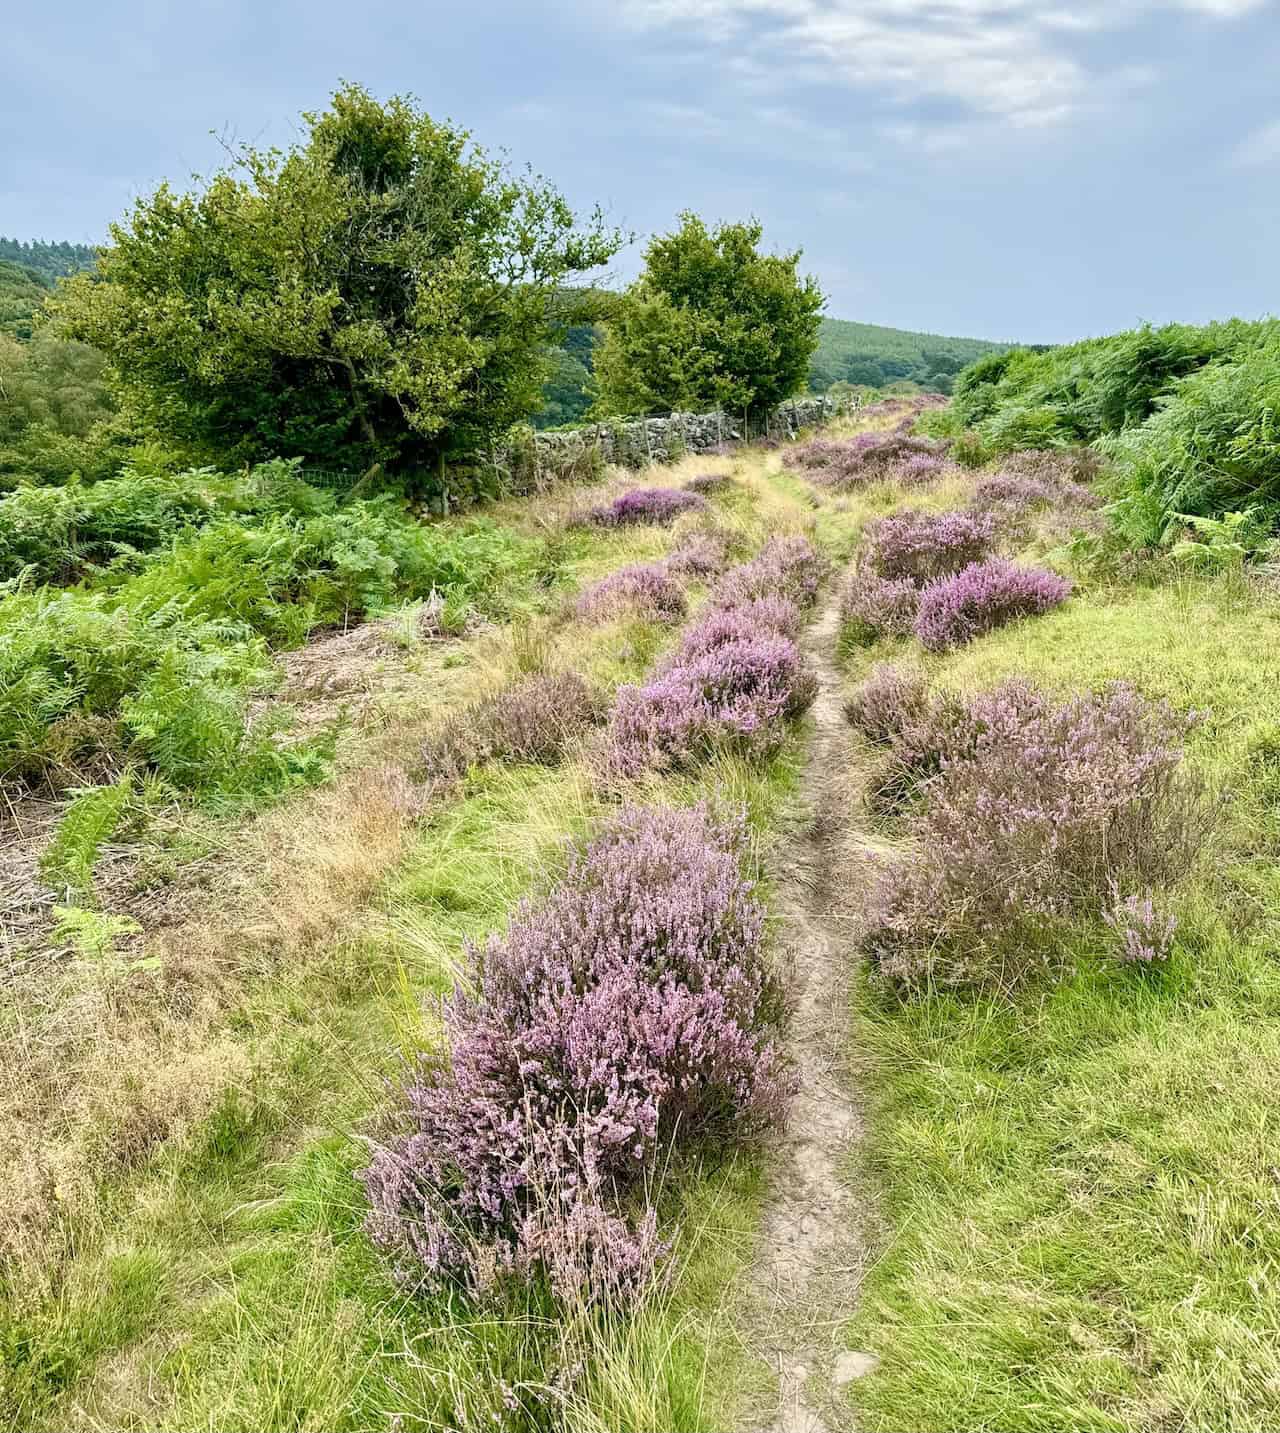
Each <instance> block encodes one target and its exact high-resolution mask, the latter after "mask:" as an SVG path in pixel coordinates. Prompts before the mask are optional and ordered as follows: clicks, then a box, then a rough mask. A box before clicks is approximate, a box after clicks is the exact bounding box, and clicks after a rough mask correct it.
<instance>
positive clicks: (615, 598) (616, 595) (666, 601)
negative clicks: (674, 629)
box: [574, 562, 687, 622]
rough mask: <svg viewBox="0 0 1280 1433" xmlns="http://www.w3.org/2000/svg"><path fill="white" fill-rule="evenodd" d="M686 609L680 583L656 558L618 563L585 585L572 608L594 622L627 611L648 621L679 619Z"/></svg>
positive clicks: (579, 614)
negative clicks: (586, 586) (629, 564)
mask: <svg viewBox="0 0 1280 1433" xmlns="http://www.w3.org/2000/svg"><path fill="white" fill-rule="evenodd" d="M686 610H687V609H686V603H685V600H684V593H683V591H681V588H680V584H679V583H678V582H676V580H675V579H674V578H673V577H672V576H671V575H670V572H669V571H668V569H667V564H665V563H660V562H638V563H634V564H632V565H631V566H629V567H620V568H619V569H618V570H617V572H611V573H610V574H609V576H608V577H604V578H601V580H600V581H599V582H596V583H593V584H592V585H591V586H590V587H588V588H587V589H586V591H585V592H583V593H582V595H581V596H580V597H579V598H578V601H577V603H576V605H575V608H574V611H575V613H576V615H577V616H578V617H580V618H584V619H586V620H587V621H594V622H598V621H603V620H605V619H607V618H610V617H617V616H620V615H622V614H624V613H628V612H630V613H632V614H633V615H635V616H637V617H643V618H647V619H648V620H649V621H651V622H679V621H680V620H681V619H682V618H683V617H684V615H685V611H686Z"/></svg>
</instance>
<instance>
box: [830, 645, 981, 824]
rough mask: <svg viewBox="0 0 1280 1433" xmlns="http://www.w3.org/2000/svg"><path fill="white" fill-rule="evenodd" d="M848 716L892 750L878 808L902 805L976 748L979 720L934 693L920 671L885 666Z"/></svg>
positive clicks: (849, 706)
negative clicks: (952, 761)
mask: <svg viewBox="0 0 1280 1433" xmlns="http://www.w3.org/2000/svg"><path fill="white" fill-rule="evenodd" d="M845 717H846V718H847V719H848V721H849V723H850V724H851V725H852V726H854V727H856V728H857V729H858V730H859V731H861V732H862V733H863V735H864V736H866V737H867V738H868V740H870V741H873V742H875V743H876V744H877V745H879V746H882V747H884V748H886V760H885V763H884V766H883V769H882V770H881V772H880V775H879V780H878V782H877V784H876V786H875V787H874V789H873V794H874V797H875V802H876V804H877V805H879V806H882V807H886V808H890V809H892V808H893V807H896V806H898V805H899V804H900V803H901V802H902V801H903V800H905V799H906V798H907V797H909V796H911V795H912V794H913V793H914V792H915V791H916V790H917V789H918V788H919V786H920V783H921V782H922V781H923V780H925V779H926V778H928V777H931V776H935V775H937V773H938V772H939V771H941V769H942V764H943V761H944V759H945V758H947V757H951V758H953V759H954V758H955V757H957V756H959V755H961V754H963V753H965V752H967V751H968V750H970V748H971V743H972V740H973V736H974V733H975V731H976V729H977V724H978V721H979V719H978V718H976V717H975V716H973V715H972V714H971V712H970V710H969V708H968V707H967V706H966V704H965V703H964V702H963V701H962V700H961V699H960V698H959V697H958V696H955V695H954V694H952V693H950V692H936V693H935V692H930V691H929V688H928V684H927V683H926V681H925V679H924V676H923V674H922V673H920V672H916V671H909V670H907V669H906V668H903V667H898V666H893V665H891V664H889V663H881V664H879V665H877V666H875V667H873V668H872V670H871V675H870V676H869V677H868V678H867V680H866V681H865V682H864V683H863V684H862V686H861V687H860V688H859V689H858V690H857V691H856V692H855V693H854V695H853V696H852V697H851V698H850V699H849V701H848V702H847V703H846V704H845Z"/></svg>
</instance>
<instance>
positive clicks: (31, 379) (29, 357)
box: [0, 327, 127, 488]
mask: <svg viewBox="0 0 1280 1433" xmlns="http://www.w3.org/2000/svg"><path fill="white" fill-rule="evenodd" d="M105 364H106V361H105V359H104V358H103V356H102V355H101V354H100V353H98V352H97V351H96V350H94V349H92V348H89V347H87V346H86V345H85V344H83V343H75V342H70V341H66V340H63V339H59V338H58V337H57V336H56V335H55V334H54V333H52V332H51V331H50V330H49V329H48V328H47V327H46V328H44V329H41V330H39V331H38V332H37V333H36V335H35V337H34V338H32V339H31V341H30V342H28V343H23V342H18V341H15V340H14V339H12V338H8V337H6V336H5V335H4V334H0V488H3V487H13V486H16V485H17V484H18V483H19V482H34V483H63V482H66V481H67V480H68V479H69V478H70V477H71V475H72V474H73V473H77V472H78V473H81V474H83V475H84V476H85V477H87V478H95V477H105V476H106V475H107V473H108V472H111V471H113V470H114V468H115V466H116V465H117V464H118V463H119V461H120V458H121V453H122V450H123V445H124V443H125V442H126V441H127V439H126V435H125V434H124V432H123V431H122V430H121V429H120V427H119V426H118V425H117V424H116V423H114V422H113V420H112V415H113V413H114V403H113V400H112V398H111V394H110V392H109V390H108V387H107V383H106V376H105V372H104V369H105Z"/></svg>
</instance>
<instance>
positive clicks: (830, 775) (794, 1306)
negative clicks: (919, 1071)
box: [751, 597, 875, 1433]
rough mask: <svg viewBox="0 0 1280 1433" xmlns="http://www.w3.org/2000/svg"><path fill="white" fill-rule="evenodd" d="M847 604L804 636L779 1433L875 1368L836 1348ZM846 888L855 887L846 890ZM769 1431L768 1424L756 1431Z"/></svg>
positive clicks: (841, 1222) (774, 1236)
mask: <svg viewBox="0 0 1280 1433" xmlns="http://www.w3.org/2000/svg"><path fill="white" fill-rule="evenodd" d="M838 632H839V609H838V605H837V602H836V600H835V599H834V597H833V598H831V599H829V600H828V603H827V605H826V607H825V608H824V609H823V611H822V613H821V615H820V617H819V619H818V621H817V622H816V623H815V624H814V625H813V626H812V627H811V628H810V630H809V633H808V635H807V638H806V648H807V655H808V657H809V660H810V662H811V663H812V665H813V668H814V670H815V671H816V673H817V676H818V680H819V690H818V697H817V700H816V701H815V703H814V706H813V713H812V721H813V727H812V733H811V736H810V749H809V751H808V753H807V758H808V759H807V762H806V767H805V776H804V780H803V787H802V797H803V803H804V809H805V822H804V826H803V828H802V829H801V830H800V831H799V832H798V833H797V835H796V836H795V837H794V838H793V839H792V841H791V842H790V843H789V845H788V846H786V847H784V848H783V850H782V851H781V852H780V853H779V855H780V858H781V859H780V861H779V866H778V869H779V882H778V899H779V908H780V912H781V915H782V919H783V939H784V941H785V944H786V946H787V948H788V949H789V950H790V952H791V953H792V957H793V960H794V976H793V980H794V999H795V1006H794V1011H793V1014H792V1020H791V1027H790V1028H791V1045H792V1054H793V1057H794V1059H795V1061H796V1068H797V1073H798V1076H799V1082H800V1084H799V1091H798V1093H797V1095H796V1098H795V1101H794V1103H793V1106H792V1110H791V1118H790V1121H789V1127H788V1131H787V1136H786V1139H785V1141H784V1143H783V1145H782V1147H781V1149H780V1151H779V1153H778V1164H777V1169H776V1172H775V1175H774V1181H773V1192H772V1194H771V1197H770V1200H769V1203H768V1205H767V1207H766V1210H765V1215H764V1221H763V1227H762V1231H761V1237H760V1246H759V1252H758V1255H757V1260H756V1267H755V1270H754V1273H753V1282H754V1286H755V1288H754V1293H755V1297H754V1300H753V1302H754V1304H755V1308H754V1314H753V1318H752V1324H753V1325H754V1328H753V1332H752V1334H751V1338H752V1342H753V1343H754V1344H755V1346H756V1348H757V1350H758V1352H759V1353H760V1354H761V1355H762V1356H763V1357H765V1358H766V1359H767V1360H768V1361H769V1362H770V1363H771V1364H772V1365H773V1366H774V1368H775V1369H776V1370H777V1374H778V1383H779V1406H778V1408H777V1411H776V1413H775V1414H774V1415H773V1417H772V1420H771V1421H770V1422H768V1423H767V1424H765V1425H764V1426H765V1427H766V1428H767V1429H768V1430H769V1433H834V1430H835V1429H840V1430H847V1429H848V1428H849V1427H850V1426H851V1424H850V1415H849V1412H848V1408H847V1404H846V1401H845V1399H844V1398H843V1397H842V1395H841V1390H842V1389H843V1388H844V1387H845V1386H846V1385H847V1384H848V1383H850V1382H851V1381H852V1380H853V1379H854V1378H856V1377H860V1376H861V1375H862V1374H864V1373H867V1372H870V1370H871V1369H872V1368H873V1367H874V1366H875V1360H874V1358H872V1357H871V1356H870V1355H867V1354H861V1353H854V1352H850V1351H848V1350H844V1349H842V1348H841V1347H840V1346H839V1341H838V1340H839V1331H840V1328H841V1325H842V1324H843V1323H844V1322H845V1321H846V1320H847V1319H848V1317H849V1315H850V1313H851V1312H852V1309H853V1305H854V1304H855V1303H856V1300H857V1294H858V1288H859V1285H860V1283H861V1280H862V1275H863V1273H864V1271H865V1268H866V1265H867V1261H868V1240H867V1228H866V1226H867V1217H866V1210H865V1209H864V1208H863V1207H862V1204H861V1201H860V1199H859V1197H858V1195H857V1194H855V1192H854V1190H853V1189H852V1188H851V1186H850V1184H849V1182H848V1170H847V1168H846V1166H847V1165H848V1163H849V1160H850V1156H851V1154H852V1152H853V1150H854V1148H855V1147H856V1144H857V1141H858V1140H859V1139H860V1137H861V1135H862V1129H863V1121H862V1111H861V1108H860V1105H859V1101H858V1096H857V1091H856V1087H855V1082H854V1077H853V1074H852V1072H851V1070H850V1069H849V1066H848V1023H849V1003H848V985H849V979H850V976H851V973H852V969H853V948H854V944H855V936H854V930H853V922H854V917H853V915H852V914H851V913H845V912H843V911H842V910H841V909H839V905H838V902H837V899H836V897H835V894H834V892H835V889H836V888H835V885H834V883H833V881H832V879H831V875H832V871H833V868H834V867H835V866H836V864H837V863H839V865H840V867H841V868H842V869H843V870H844V871H845V872H846V876H847V872H848V865H849V863H852V864H856V862H857V851H856V847H855V841H856V837H855V836H854V834H853V832H852V829H851V820H850V817H851V813H852V812H853V811H855V810H856V809H857V807H858V802H859V793H858V792H857V791H856V790H851V789H850V786H851V781H852V780H853V777H852V774H851V773H852V767H851V762H850V759H849V753H848V751H847V735H846V733H847V726H846V724H845V721H844V718H843V714H842V711H841V700H840V673H839V670H838V668H837V667H836V663H835V644H836V641H837V637H838ZM842 884H844V882H842ZM755 1426H756V1427H757V1428H759V1427H760V1426H761V1425H760V1423H759V1421H758V1420H757V1423H756V1425H755Z"/></svg>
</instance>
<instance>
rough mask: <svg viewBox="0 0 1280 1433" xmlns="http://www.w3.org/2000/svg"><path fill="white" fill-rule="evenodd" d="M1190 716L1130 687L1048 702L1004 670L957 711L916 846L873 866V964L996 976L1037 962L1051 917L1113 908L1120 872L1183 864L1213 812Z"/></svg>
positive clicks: (1147, 880)
mask: <svg viewBox="0 0 1280 1433" xmlns="http://www.w3.org/2000/svg"><path fill="white" fill-rule="evenodd" d="M911 719H914V720H917V722H918V721H919V719H918V717H916V718H912V717H910V716H909V720H911ZM931 721H933V722H935V723H936V721H937V714H936V712H929V713H926V716H925V719H924V725H926V726H927V724H928V723H929V722H931ZM1195 721H1196V718H1195V717H1179V716H1177V715H1175V713H1174V712H1173V711H1172V710H1171V709H1170V708H1169V707H1168V705H1167V704H1165V703H1162V702H1149V701H1147V700H1146V699H1145V698H1143V697H1142V696H1141V695H1140V694H1139V693H1138V692H1137V691H1135V690H1134V688H1132V687H1130V686H1128V685H1126V684H1124V683H1113V684H1112V685H1110V686H1108V687H1106V688H1105V689H1104V690H1103V691H1101V692H1097V693H1089V694H1086V695H1083V696H1078V697H1074V698H1072V699H1071V700H1069V701H1067V702H1064V703H1062V704H1061V705H1057V706H1055V705H1054V704H1053V702H1052V701H1051V700H1050V699H1049V698H1048V697H1047V696H1046V695H1045V694H1044V693H1042V692H1040V691H1038V690H1037V689H1036V688H1034V687H1032V686H1030V685H1029V684H1028V683H1026V682H1020V681H1011V682H1006V683H1005V684H1004V685H1003V686H1001V687H998V688H996V689H995V690H994V691H992V692H989V693H987V694H985V695H984V696H982V697H978V698H976V699H974V700H972V701H971V702H969V703H968V704H967V706H966V708H965V709H964V711H963V713H962V714H961V717H960V719H959V720H955V719H954V714H953V718H952V724H951V727H950V729H949V730H945V731H939V733H938V734H939V735H940V738H941V739H940V740H939V742H938V745H939V746H940V747H941V748H942V749H941V751H940V754H939V759H938V774H937V775H936V776H935V777H934V778H933V779H932V780H931V781H930V782H929V783H928V785H927V786H926V787H925V788H924V789H925V793H926V803H925V806H924V809H923V811H922V812H921V813H920V814H919V815H918V817H917V818H916V821H915V823H914V830H913V833H912V834H913V836H914V837H915V841H914V843H913V844H914V846H915V848H916V854H914V855H912V856H910V857H907V858H905V859H903V860H901V861H899V862H897V863H895V864H893V865H890V866H888V867H887V868H885V869H884V870H882V872H881V875H880V878H879V881H878V883H877V887H876V889H875V891H874V893H873V896H872V899H871V902H870V920H869V925H870V931H869V935H868V941H867V944H868V949H869V951H870V953H871V957H872V959H873V961H874V962H875V963H876V965H877V966H878V968H879V969H880V970H881V971H882V972H883V973H884V974H885V975H887V976H889V977H891V978H893V979H894V980H898V981H902V982H906V983H915V982H917V981H920V980H924V979H932V980H935V981H940V982H943V983H965V982H968V981H972V980H982V979H987V978H997V977H1001V976H1002V975H1007V974H1008V973H1009V969H1010V966H1011V965H1013V964H1018V963H1022V964H1025V963H1028V962H1031V961H1033V960H1034V959H1035V956H1036V949H1037V944H1038V943H1039V944H1040V945H1041V946H1042V945H1043V937H1044V933H1045V931H1046V929H1049V928H1050V926H1051V923H1052V922H1053V921H1055V920H1058V919H1061V918H1065V917H1072V916H1081V915H1083V916H1095V917H1096V916H1098V915H1101V914H1103V911H1104V909H1106V906H1105V903H1106V902H1108V901H1109V900H1110V902H1111V904H1112V906H1114V899H1115V898H1114V894H1113V888H1114V886H1115V885H1116V884H1122V885H1148V886H1149V885H1161V884H1165V883H1167V882H1169V881H1171V880H1172V879H1174V878H1176V877H1177V876H1178V875H1180V874H1182V873H1183V872H1184V871H1185V870H1186V869H1187V868H1188V866H1189V865H1190V864H1191V862H1192V861H1193V860H1194V858H1195V855H1196V853H1197V851H1198V849H1199V847H1200V845H1201V843H1202V842H1203V840H1204V837H1205V835H1206V834H1207V832H1208V830H1209V828H1210V823H1211V820H1212V814H1213V811H1212V807H1211V805H1210V803H1208V802H1207V801H1206V800H1205V799H1204V793H1203V788H1202V787H1201V785H1200V784H1199V783H1198V782H1197V781H1196V779H1195V778H1194V777H1193V776H1190V775H1188V774H1187V773H1186V772H1185V771H1184V770H1183V769H1182V766H1181V763H1182V742H1183V740H1184V738H1185V736H1186V733H1187V731H1188V730H1189V729H1190V728H1191V727H1192V726H1193V725H1194V724H1195ZM1144 919H1145V917H1144ZM1144 930H1145V933H1146V934H1153V933H1154V932H1155V930H1156V927H1155V925H1153V924H1151V923H1148V925H1147V926H1146V927H1144V928H1143V929H1140V930H1139V932H1138V934H1139V937H1141V936H1143V934H1144ZM1146 944H1147V945H1150V944H1151V942H1150V941H1147V942H1146Z"/></svg>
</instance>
